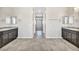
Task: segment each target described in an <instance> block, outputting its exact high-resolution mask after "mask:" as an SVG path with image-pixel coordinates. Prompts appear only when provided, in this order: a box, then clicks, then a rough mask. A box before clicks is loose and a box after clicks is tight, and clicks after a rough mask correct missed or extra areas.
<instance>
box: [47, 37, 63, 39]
mask: <svg viewBox="0 0 79 59" xmlns="http://www.w3.org/2000/svg"><path fill="white" fill-rule="evenodd" d="M46 38H47V39H50V38H60V39H61V38H62V37H46Z"/></svg>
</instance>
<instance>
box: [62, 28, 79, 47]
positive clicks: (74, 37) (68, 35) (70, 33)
mask: <svg viewBox="0 0 79 59" xmlns="http://www.w3.org/2000/svg"><path fill="white" fill-rule="evenodd" d="M62 37H63V39H65V40H67V41H69V42H71V43H72V44H74V45H75V46H77V47H79V28H75V27H62Z"/></svg>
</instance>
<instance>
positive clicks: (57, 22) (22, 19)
mask: <svg viewBox="0 0 79 59" xmlns="http://www.w3.org/2000/svg"><path fill="white" fill-rule="evenodd" d="M32 10H33V9H32V8H31V7H30V8H29V7H27V8H26V7H21V8H20V7H18V8H17V7H15V8H11V7H10V8H9V7H8V8H7V7H6V8H2V7H0V27H1V26H12V25H6V24H5V17H6V16H17V18H18V20H17V21H18V23H17V24H16V26H18V28H19V37H21V38H23V37H25V38H32V37H33V22H32V21H33V20H32V12H33V11H32ZM72 14H73V11H72V8H64V7H48V8H46V37H47V38H60V37H61V27H62V26H63V24H62V16H67V15H68V16H69V15H72ZM64 26H75V27H79V20H78V19H77V20H74V24H73V25H64Z"/></svg>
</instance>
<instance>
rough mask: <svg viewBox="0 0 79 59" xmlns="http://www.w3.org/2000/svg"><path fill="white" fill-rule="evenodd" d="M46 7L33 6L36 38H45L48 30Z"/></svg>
mask: <svg viewBox="0 0 79 59" xmlns="http://www.w3.org/2000/svg"><path fill="white" fill-rule="evenodd" d="M45 27H46V25H45V8H43V7H36V8H33V29H34V30H33V32H34V33H33V35H34V38H36V39H44V38H45V36H46V35H45V34H46V30H45Z"/></svg>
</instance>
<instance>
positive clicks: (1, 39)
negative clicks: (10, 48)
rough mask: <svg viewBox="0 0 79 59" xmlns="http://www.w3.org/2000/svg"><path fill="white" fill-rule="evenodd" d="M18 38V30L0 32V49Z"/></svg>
mask: <svg viewBox="0 0 79 59" xmlns="http://www.w3.org/2000/svg"><path fill="white" fill-rule="evenodd" d="M17 36H18V28H13V29H9V30H5V31H1V32H0V47H2V46H4V45H6V44H8V43H9V42H11V41H12V40H14V39H16V38H17Z"/></svg>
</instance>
